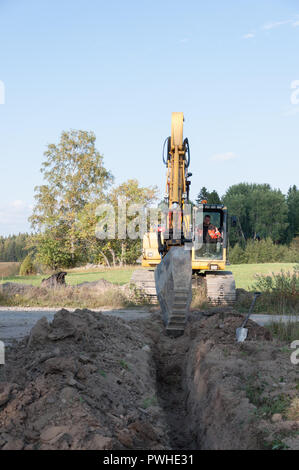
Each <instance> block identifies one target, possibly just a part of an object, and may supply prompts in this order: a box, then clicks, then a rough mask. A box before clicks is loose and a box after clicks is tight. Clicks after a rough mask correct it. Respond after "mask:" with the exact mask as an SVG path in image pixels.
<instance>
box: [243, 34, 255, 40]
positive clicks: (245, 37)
mask: <svg viewBox="0 0 299 470" xmlns="http://www.w3.org/2000/svg"><path fill="white" fill-rule="evenodd" d="M253 38H255V33H248V34H244V36H243V39H253Z"/></svg>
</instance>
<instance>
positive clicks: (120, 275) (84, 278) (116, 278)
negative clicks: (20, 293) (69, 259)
mask: <svg viewBox="0 0 299 470" xmlns="http://www.w3.org/2000/svg"><path fill="white" fill-rule="evenodd" d="M134 269H136V268H135V267H132V266H129V267H125V268H110V269H103V270H98V271H96V270H95V271H85V270H79V269H74V270H66V271H67V273H68V274H67V276H66V278H65V279H66V283H67V284H69V285H70V286H75V285H77V284H81V283H82V282H92V281H98V280H99V279H105V280H106V281H109V282H112V283H113V284H118V285H124V284H127V283H128V282H129V281H130V279H131V276H132V272H133V270H134ZM49 276H50V274H49V275H42V274H38V275H32V276H16V275H8V276H3V277H2V279H1V281H0V284H1V283H3V282H17V283H19V284H31V285H33V286H35V287H39V286H40V285H41V282H42V280H43V279H45V278H47V277H49Z"/></svg>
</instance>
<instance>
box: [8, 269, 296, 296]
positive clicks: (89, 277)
mask: <svg viewBox="0 0 299 470" xmlns="http://www.w3.org/2000/svg"><path fill="white" fill-rule="evenodd" d="M17 264H18V263H0V274H1V276H2V278H1V281H0V283H1V282H18V283H21V284H32V285H34V286H39V285H40V283H41V281H42V279H44V278H46V277H47V276H46V275H36V276H17V275H15V273H13V272H8V271H9V269H11V271H13V269H14V270H15V271H16V269H17V268H16V266H15V265H17ZM2 265H3V266H2ZM4 265H6V266H4ZM8 265H14V266H8ZM294 266H295V265H294V264H293V263H265V264H238V265H233V266H229V267H228V269H229V270H231V271H232V272H233V274H234V276H235V280H236V286H237V288H241V289H246V290H248V289H250V287H251V286H252V284H253V283H254V281H255V277H254V276H255V274H257V273H259V274H271V273H272V272H274V273H279V272H280V271H281V270H282V269H283V270H285V271H290V270H292V269H293V267H294ZM134 269H135V267H134V266H126V267H125V268H110V269H108V268H107V269H105V268H104V269H101V270H90V271H86V270H83V269H79V268H77V269H73V270H67V272H68V275H67V276H66V282H67V284H69V285H72V286H73V285H77V284H80V283H82V282H91V281H96V280H99V279H105V280H106V281H110V282H112V283H114V284H119V285H123V284H126V283H128V282H129V281H130V278H131V275H132V272H133V270H134Z"/></svg>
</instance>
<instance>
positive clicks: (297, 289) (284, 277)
mask: <svg viewBox="0 0 299 470" xmlns="http://www.w3.org/2000/svg"><path fill="white" fill-rule="evenodd" d="M252 288H253V290H257V291H260V292H262V296H261V299H260V300H259V304H258V305H259V310H260V309H261V308H262V309H263V310H265V309H266V310H269V311H271V312H273V311H274V312H276V313H281V314H283V313H296V312H297V311H298V307H299V265H296V266H295V268H294V271H293V272H289V271H284V270H281V271H280V272H279V273H272V274H271V276H263V275H261V274H256V282H255V284H254V285H253V286H252Z"/></svg>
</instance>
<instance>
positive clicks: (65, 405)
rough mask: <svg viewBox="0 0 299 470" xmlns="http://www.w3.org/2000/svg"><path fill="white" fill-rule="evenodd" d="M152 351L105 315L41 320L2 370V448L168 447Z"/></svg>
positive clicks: (132, 329) (134, 331) (130, 328)
mask: <svg viewBox="0 0 299 470" xmlns="http://www.w3.org/2000/svg"><path fill="white" fill-rule="evenodd" d="M150 351H151V345H150V344H149V339H148V338H146V337H145V336H144V335H143V333H142V332H141V331H140V328H138V327H136V326H134V325H130V324H127V323H125V322H124V321H123V320H120V319H115V318H108V317H104V316H103V315H101V314H100V313H93V312H90V311H88V310H84V311H82V310H77V311H75V312H74V313H69V312H68V311H67V310H61V311H60V312H58V313H57V314H56V315H55V317H54V320H53V322H51V323H50V324H49V323H48V322H47V320H46V319H45V318H43V319H41V320H40V321H38V322H37V324H36V325H35V327H34V328H33V329H32V331H31V334H30V336H29V337H28V338H27V339H26V340H24V341H22V342H21V343H19V344H18V345H16V346H14V347H12V348H9V349H8V351H7V354H6V357H7V364H6V365H5V367H3V366H2V369H0V371H1V372H0V373H1V377H0V380H1V382H0V448H2V449H23V448H24V449H31V448H34V449H114V448H117V449H122V448H137V449H138V448H143V449H144V448H145V449H147V448H149V449H159V448H168V440H167V432H166V426H165V423H164V422H163V418H160V415H162V416H163V413H161V410H160V408H159V406H158V403H157V399H156V383H155V370H154V367H153V363H152V361H151V356H150Z"/></svg>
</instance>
